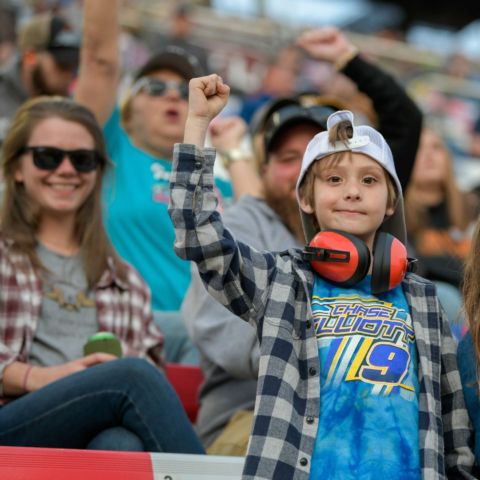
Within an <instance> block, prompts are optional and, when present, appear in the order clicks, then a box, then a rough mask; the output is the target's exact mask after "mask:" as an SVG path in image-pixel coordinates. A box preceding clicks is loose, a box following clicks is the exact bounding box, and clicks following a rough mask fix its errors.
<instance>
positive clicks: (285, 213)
mask: <svg viewBox="0 0 480 480" xmlns="http://www.w3.org/2000/svg"><path fill="white" fill-rule="evenodd" d="M264 196H265V202H267V204H268V206H269V207H270V208H271V209H272V210H273V211H274V212H275V213H276V214H277V215H278V216H279V217H280V219H281V220H282V222H283V223H284V224H285V226H286V227H287V228H288V229H289V230H290V232H291V233H292V234H293V235H294V236H295V238H296V239H297V240H298V241H299V242H300V243H305V235H304V233H303V227H302V220H301V219H300V209H299V206H298V202H297V200H296V199H293V198H291V197H287V196H282V197H280V196H278V194H276V193H274V192H272V190H271V189H270V188H265V189H264Z"/></svg>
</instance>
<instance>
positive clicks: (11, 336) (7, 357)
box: [0, 234, 163, 403]
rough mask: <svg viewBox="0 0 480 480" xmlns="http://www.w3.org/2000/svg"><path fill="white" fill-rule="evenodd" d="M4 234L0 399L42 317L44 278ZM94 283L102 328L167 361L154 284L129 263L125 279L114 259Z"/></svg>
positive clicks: (130, 348)
mask: <svg viewBox="0 0 480 480" xmlns="http://www.w3.org/2000/svg"><path fill="white" fill-rule="evenodd" d="M11 246H12V244H11V241H9V240H7V239H5V238H4V237H2V236H1V234H0V403H4V402H5V401H7V400H8V399H7V398H5V397H4V396H3V382H2V379H3V372H4V370H5V367H6V366H7V365H9V364H10V363H12V362H14V361H20V362H27V361H28V354H29V352H30V349H31V347H32V341H33V337H34V335H35V330H36V327H37V322H38V320H39V318H40V310H41V305H42V283H41V279H40V276H39V275H38V273H37V272H36V271H35V269H34V268H33V267H32V264H31V262H30V260H29V259H28V257H27V256H26V255H23V254H20V253H16V252H14V251H12V248H11ZM108 263H109V268H108V269H107V270H106V271H105V272H104V274H103V275H102V277H101V279H100V281H99V282H98V283H97V285H95V287H94V290H95V301H96V308H97V320H98V330H99V331H108V332H112V333H114V334H115V335H116V336H117V337H118V338H119V339H120V341H121V343H122V349H123V354H124V356H126V357H140V358H148V359H149V360H151V361H152V362H153V363H155V364H156V365H159V366H161V365H163V361H162V346H163V335H162V334H161V333H160V331H159V329H158V328H157V326H156V325H155V323H154V321H153V317H152V311H151V306H150V289H149V288H148V286H147V285H146V284H145V282H144V281H143V279H142V278H141V277H140V275H139V274H138V273H137V272H136V270H135V269H133V268H132V267H131V266H130V265H128V264H126V269H127V270H126V271H127V276H126V281H122V280H121V279H120V278H118V276H117V275H116V272H115V267H114V264H113V260H112V259H111V258H110V259H109V262H108Z"/></svg>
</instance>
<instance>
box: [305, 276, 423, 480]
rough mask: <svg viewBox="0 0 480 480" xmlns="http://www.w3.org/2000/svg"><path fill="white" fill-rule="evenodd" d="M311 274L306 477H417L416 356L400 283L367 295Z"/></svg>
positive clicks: (363, 285) (366, 289)
mask: <svg viewBox="0 0 480 480" xmlns="http://www.w3.org/2000/svg"><path fill="white" fill-rule="evenodd" d="M370 282H371V277H370V276H368V277H366V278H365V279H364V280H362V281H361V282H359V283H358V284H357V285H356V287H355V288H348V289H345V288H341V287H338V286H336V285H334V284H332V283H330V282H328V281H326V280H324V279H322V278H320V277H319V276H317V275H316V278H315V285H314V291H313V299H312V310H313V321H314V325H315V332H316V336H317V341H318V349H319V356H320V366H321V367H320V369H321V377H320V388H321V395H320V419H319V427H318V434H317V438H316V442H315V450H314V454H313V458H312V468H311V472H310V479H322V480H325V479H328V480H332V479H338V480H340V479H341V480H373V479H375V480H378V479H393V478H394V479H395V480H407V479H408V480H414V479H415V480H419V479H420V478H421V471H420V460H419V440H418V393H419V383H418V358H417V349H416V345H415V334H414V330H413V326H412V319H411V316H410V311H409V307H408V304H407V301H406V298H405V294H404V292H403V289H402V287H401V286H398V287H396V288H395V289H393V290H391V291H389V292H386V293H383V294H381V295H377V296H373V295H372V294H371V291H370Z"/></svg>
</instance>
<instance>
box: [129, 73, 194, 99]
mask: <svg viewBox="0 0 480 480" xmlns="http://www.w3.org/2000/svg"><path fill="white" fill-rule="evenodd" d="M169 89H174V90H176V91H177V92H178V94H179V95H180V98H182V99H183V100H187V99H188V83H187V82H183V81H176V80H161V79H159V78H152V77H142V78H140V79H139V80H137V81H136V82H135V83H134V84H133V87H132V96H134V95H136V94H137V93H138V92H145V93H147V94H148V95H150V96H151V97H163V96H165V95H166V94H167V91H168V90H169Z"/></svg>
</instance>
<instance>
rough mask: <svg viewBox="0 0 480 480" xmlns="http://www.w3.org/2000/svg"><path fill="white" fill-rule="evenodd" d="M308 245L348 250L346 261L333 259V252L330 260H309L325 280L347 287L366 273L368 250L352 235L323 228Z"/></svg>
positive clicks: (368, 258)
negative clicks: (348, 255) (348, 256)
mask: <svg viewBox="0 0 480 480" xmlns="http://www.w3.org/2000/svg"><path fill="white" fill-rule="evenodd" d="M310 246H311V247H316V248H323V249H326V250H341V251H344V252H349V254H350V259H349V260H348V261H347V262H344V261H338V262H336V261H334V259H335V254H332V255H331V257H332V260H330V261H329V260H326V261H312V262H311V265H312V268H313V269H314V270H315V271H316V272H317V273H318V274H319V275H320V276H321V277H323V278H326V279H327V280H330V281H332V282H334V283H336V284H338V285H342V286H345V287H349V286H352V285H355V284H356V283H358V282H359V281H360V280H362V279H363V278H364V277H365V275H366V274H367V273H368V269H369V268H370V250H369V249H368V247H367V245H366V244H365V243H364V242H362V240H360V239H359V238H357V237H355V236H353V235H350V234H348V233H346V232H342V231H339V230H324V231H321V232H318V233H317V234H316V235H315V237H313V239H312V241H311V242H310ZM339 257H340V255H339ZM341 257H343V255H342V256H341Z"/></svg>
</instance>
